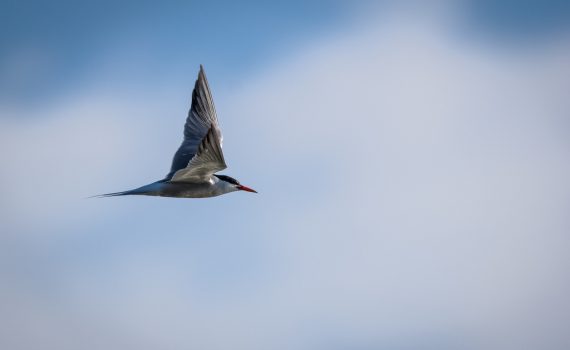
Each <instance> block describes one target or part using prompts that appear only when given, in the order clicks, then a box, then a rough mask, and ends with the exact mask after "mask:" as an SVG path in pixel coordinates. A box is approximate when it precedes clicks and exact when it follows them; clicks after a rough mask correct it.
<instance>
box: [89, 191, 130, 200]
mask: <svg viewBox="0 0 570 350" xmlns="http://www.w3.org/2000/svg"><path fill="white" fill-rule="evenodd" d="M129 194H136V193H135V192H134V191H133V190H129V191H122V192H113V193H105V194H98V195H95V196H91V197H87V198H105V197H116V196H127V195H129Z"/></svg>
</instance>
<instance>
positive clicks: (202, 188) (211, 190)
mask: <svg viewBox="0 0 570 350" xmlns="http://www.w3.org/2000/svg"><path fill="white" fill-rule="evenodd" d="M220 194H222V193H218V191H217V190H216V187H215V186H212V185H211V184H210V183H183V182H180V183H178V182H166V183H163V184H162V186H160V188H158V189H157V191H156V193H153V195H155V196H161V197H177V198H208V197H215V196H219V195H220Z"/></svg>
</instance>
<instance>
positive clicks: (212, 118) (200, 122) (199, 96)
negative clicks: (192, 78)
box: [166, 65, 226, 181]
mask: <svg viewBox="0 0 570 350" xmlns="http://www.w3.org/2000/svg"><path fill="white" fill-rule="evenodd" d="M211 130H213V131H212V133H213V134H215V135H213V136H212V137H211V140H210V141H212V142H215V143H216V145H215V147H213V148H212V147H211V146H212V145H209V144H208V145H204V150H209V149H212V150H214V149H215V151H211V152H206V151H205V153H210V154H211V155H209V156H208V157H217V158H216V159H217V161H218V162H219V161H221V162H219V166H221V165H222V164H223V168H221V169H225V167H226V165H225V163H224V156H223V154H222V149H221V147H222V139H223V137H222V132H221V130H220V127H219V125H218V117H217V116H216V108H215V107H214V100H213V99H212V93H211V92H210V87H209V86H208V80H207V79H206V73H205V72H204V68H203V67H202V65H200V72H199V73H198V79H196V84H195V85H194V91H192V106H191V107H190V111H189V112H188V117H187V118H186V123H185V124H184V140H183V141H182V144H181V145H180V148H178V150H177V151H176V153H175V154H174V158H173V159H172V166H171V168H170V172H169V173H168V175H167V176H166V179H167V180H171V179H173V177H174V175H175V174H176V173H177V172H178V171H180V170H183V169H187V168H190V167H191V166H192V164H191V162H193V161H194V158H195V156H197V154H198V149H199V148H200V147H202V143H203V142H204V140H205V139H206V136H207V134H208V133H209V132H210V131H211ZM214 153H215V155H214ZM197 161H198V160H197ZM219 166H218V167H219ZM179 178H180V177H179ZM173 181H176V180H173Z"/></svg>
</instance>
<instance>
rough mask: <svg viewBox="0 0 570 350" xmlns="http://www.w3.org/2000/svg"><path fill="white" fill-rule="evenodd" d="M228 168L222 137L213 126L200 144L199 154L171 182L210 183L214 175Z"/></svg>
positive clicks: (175, 174) (176, 173)
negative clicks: (223, 151)
mask: <svg viewBox="0 0 570 350" xmlns="http://www.w3.org/2000/svg"><path fill="white" fill-rule="evenodd" d="M225 168H227V166H226V162H225V161H224V154H223V153H222V145H221V142H220V136H219V134H218V131H217V130H216V128H215V127H214V126H213V125H212V127H210V130H208V133H207V134H206V136H205V137H204V139H203V140H202V142H201V143H200V146H199V147H198V152H197V153H196V155H195V156H194V157H193V158H192V160H190V162H189V163H188V166H187V167H186V168H183V169H180V170H178V171H177V172H175V173H174V175H173V176H172V178H171V179H170V181H171V182H202V181H208V180H209V179H210V177H211V176H212V174H213V173H215V172H218V171H221V170H224V169H225Z"/></svg>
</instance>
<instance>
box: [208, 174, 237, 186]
mask: <svg viewBox="0 0 570 350" xmlns="http://www.w3.org/2000/svg"><path fill="white" fill-rule="evenodd" d="M214 176H215V177H217V178H218V179H220V180H222V181H225V182H229V183H231V184H233V185H239V184H240V183H239V181H238V180H236V179H234V178H233V177H231V176H227V175H217V174H214Z"/></svg>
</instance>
